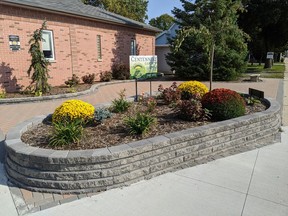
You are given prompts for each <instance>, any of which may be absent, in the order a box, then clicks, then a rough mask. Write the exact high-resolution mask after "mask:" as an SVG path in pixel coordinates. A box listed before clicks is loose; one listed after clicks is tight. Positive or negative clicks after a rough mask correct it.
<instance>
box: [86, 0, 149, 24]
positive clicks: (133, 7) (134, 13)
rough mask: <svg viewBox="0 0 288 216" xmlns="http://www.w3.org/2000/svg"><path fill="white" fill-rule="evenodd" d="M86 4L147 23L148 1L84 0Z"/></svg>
mask: <svg viewBox="0 0 288 216" xmlns="http://www.w3.org/2000/svg"><path fill="white" fill-rule="evenodd" d="M82 1H83V2H84V3H85V4H89V5H93V6H96V7H100V8H103V9H105V10H107V11H110V12H112V13H116V14H119V15H121V16H124V17H127V18H130V19H133V20H136V21H138V22H143V23H144V22H145V20H146V19H147V18H148V16H147V8H148V1H147V0H82Z"/></svg>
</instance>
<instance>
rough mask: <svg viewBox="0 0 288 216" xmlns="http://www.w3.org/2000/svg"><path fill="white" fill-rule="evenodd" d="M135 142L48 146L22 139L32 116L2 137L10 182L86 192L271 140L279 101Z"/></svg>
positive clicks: (35, 121)
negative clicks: (92, 147)
mask: <svg viewBox="0 0 288 216" xmlns="http://www.w3.org/2000/svg"><path fill="white" fill-rule="evenodd" d="M269 103H270V107H269V109H267V110H266V111H264V112H259V113H255V114H251V115H247V116H243V117H239V118H235V119H231V120H227V121H222V122H215V123H211V124H208V125H205V126H201V127H197V128H191V129H187V130H183V131H179V132H175V133H171V134H166V135H162V136H157V137H153V138H149V139H145V140H141V141H137V142H133V143H128V144H122V145H118V146H113V147H108V148H101V149H95V150H77V151H76V150H73V151H72V150H71V151H60V150H49V149H40V148H36V147H31V146H29V145H27V144H25V143H23V142H21V139H20V137H21V134H22V133H23V132H25V131H26V130H27V129H28V128H30V127H33V126H34V125H36V124H39V123H40V122H41V121H42V120H43V119H44V118H45V116H40V117H36V118H34V119H32V120H29V121H26V122H23V123H21V124H19V125H18V126H16V127H15V128H13V129H12V130H11V131H10V132H9V133H8V134H7V137H6V141H5V145H6V151H7V154H6V165H5V166H6V171H7V174H8V178H9V180H10V181H11V182H13V183H15V184H17V185H19V186H21V187H24V188H27V189H30V190H34V191H42V192H56V193H84V192H95V191H100V190H106V189H109V188H113V187H120V186H124V185H129V184H131V183H133V182H137V181H139V180H143V179H147V178H151V177H154V176H157V175H160V174H162V173H166V172H169V171H173V170H176V169H179V168H183V167H187V166H193V165H195V164H197V163H199V161H203V160H204V161H205V160H207V158H208V159H209V158H215V157H218V156H219V155H223V153H225V152H229V151H235V150H237V149H242V150H243V149H250V148H253V147H255V146H256V147H257V146H258V145H261V144H268V143H272V142H273V141H274V140H275V138H276V135H277V134H278V133H279V128H280V125H281V117H280V105H279V103H278V102H276V101H274V100H269Z"/></svg>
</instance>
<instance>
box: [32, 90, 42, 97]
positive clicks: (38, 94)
mask: <svg viewBox="0 0 288 216" xmlns="http://www.w3.org/2000/svg"><path fill="white" fill-rule="evenodd" d="M34 95H35V96H36V97H41V96H42V91H40V90H38V91H35V93H34Z"/></svg>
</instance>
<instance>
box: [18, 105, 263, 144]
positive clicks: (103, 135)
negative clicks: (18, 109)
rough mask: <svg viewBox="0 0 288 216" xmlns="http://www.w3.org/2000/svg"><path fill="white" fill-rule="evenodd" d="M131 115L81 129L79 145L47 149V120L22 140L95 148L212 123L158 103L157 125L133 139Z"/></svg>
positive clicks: (256, 108)
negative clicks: (186, 116)
mask: <svg viewBox="0 0 288 216" xmlns="http://www.w3.org/2000/svg"><path fill="white" fill-rule="evenodd" d="M265 109H266V106H265V105H263V104H261V103H257V104H255V105H254V106H247V109H246V114H252V113H255V112H260V111H263V110H265ZM133 113H135V106H133V107H131V108H130V109H129V111H128V113H124V114H114V115H113V116H112V118H110V119H107V120H105V121H104V122H103V123H102V124H98V125H96V126H87V127H85V129H84V136H83V138H82V139H81V140H80V142H79V143H74V144H70V145H67V146H64V147H51V146H48V144H47V143H48V142H49V139H50V137H51V134H52V132H53V127H52V125H51V124H50V123H49V122H47V121H46V122H43V123H41V124H39V125H38V126H37V127H35V128H33V129H31V130H29V131H27V132H25V133H24V134H23V135H22V141H23V142H25V143H28V144H30V145H31V146H38V147H41V148H53V149H59V150H60V149H66V150H68V149H69V150H79V149H95V148H103V147H109V146H114V145H119V144H123V143H129V142H133V141H137V140H141V139H145V138H149V137H154V136H158V135H163V134H167V133H171V132H176V131H180V130H185V129H187V128H192V127H197V126H201V125H205V124H209V123H211V121H200V122H189V121H184V120H182V119H179V118H178V116H177V114H175V112H174V110H173V109H172V108H171V107H169V106H167V105H164V104H160V105H159V106H157V107H156V109H155V111H153V115H154V116H155V117H157V124H156V125H154V126H153V127H152V128H151V130H149V132H147V133H146V134H145V135H142V136H136V135H131V134H130V133H129V131H128V129H127V127H125V125H124V124H123V119H124V118H125V117H127V116H129V115H133Z"/></svg>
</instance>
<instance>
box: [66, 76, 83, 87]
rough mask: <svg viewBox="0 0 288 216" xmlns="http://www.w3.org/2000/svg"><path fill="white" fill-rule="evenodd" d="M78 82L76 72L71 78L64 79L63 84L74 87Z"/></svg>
mask: <svg viewBox="0 0 288 216" xmlns="http://www.w3.org/2000/svg"><path fill="white" fill-rule="evenodd" d="M79 83H80V79H79V77H78V76H77V75H76V74H73V75H72V77H71V79H68V80H67V81H65V85H67V86H69V87H70V88H71V87H75V86H77V85H78V84H79Z"/></svg>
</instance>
